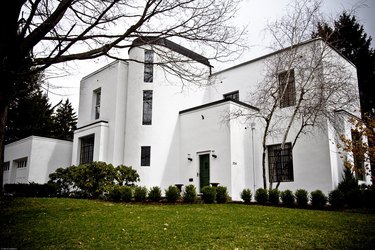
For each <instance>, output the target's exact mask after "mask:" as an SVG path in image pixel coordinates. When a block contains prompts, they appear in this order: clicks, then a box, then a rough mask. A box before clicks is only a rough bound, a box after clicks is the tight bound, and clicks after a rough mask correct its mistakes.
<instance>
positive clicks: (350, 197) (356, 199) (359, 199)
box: [345, 188, 363, 208]
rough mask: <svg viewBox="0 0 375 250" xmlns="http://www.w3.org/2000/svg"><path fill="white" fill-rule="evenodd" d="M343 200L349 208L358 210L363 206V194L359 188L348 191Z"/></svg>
mask: <svg viewBox="0 0 375 250" xmlns="http://www.w3.org/2000/svg"><path fill="white" fill-rule="evenodd" d="M345 199H346V202H347V204H348V206H349V207H350V208H359V207H362V206H363V193H362V191H361V190H360V189H359V188H357V189H352V190H349V191H348V192H347V193H346V194H345Z"/></svg>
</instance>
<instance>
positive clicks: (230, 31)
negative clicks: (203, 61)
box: [2, 0, 245, 69]
mask: <svg viewBox="0 0 375 250" xmlns="http://www.w3.org/2000/svg"><path fill="white" fill-rule="evenodd" d="M238 2H239V0H199V1H198V0H142V1H139V0H59V1H58V0H28V1H26V0H18V3H19V5H18V6H17V8H18V9H17V12H18V16H17V17H18V19H17V25H18V35H17V36H18V37H19V38H21V39H19V40H20V43H19V46H18V49H19V53H21V54H27V53H30V52H31V53H33V58H34V60H33V63H32V65H33V66H37V67H39V68H42V69H43V68H47V67H49V66H50V65H51V64H55V63H60V62H67V61H71V60H83V59H92V58H97V57H100V56H110V57H112V58H121V57H120V56H119V54H121V53H119V50H120V49H126V48H130V47H131V44H132V41H133V40H134V39H135V38H137V37H140V36H153V37H159V38H172V39H175V41H176V42H178V43H183V45H184V46H186V47H188V48H193V49H197V50H198V51H197V52H198V53H202V55H203V56H205V57H207V58H208V59H216V60H227V59H228V58H230V57H231V56H233V55H236V54H237V55H238V53H240V52H242V50H243V49H244V48H245V46H244V42H243V40H242V35H243V33H244V29H242V30H240V29H238V27H236V26H235V25H234V24H232V23H231V19H232V17H233V16H234V15H235V13H236V11H237V4H238ZM6 11H7V10H6V8H4V9H3V10H2V12H6ZM2 14H3V13H2Z"/></svg>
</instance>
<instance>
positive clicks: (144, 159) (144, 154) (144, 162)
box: [141, 146, 151, 167]
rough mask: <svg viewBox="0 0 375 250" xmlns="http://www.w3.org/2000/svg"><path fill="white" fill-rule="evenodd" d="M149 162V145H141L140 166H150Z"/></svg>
mask: <svg viewBox="0 0 375 250" xmlns="http://www.w3.org/2000/svg"><path fill="white" fill-rule="evenodd" d="M150 162H151V147H150V146H142V147H141V166H143V167H147V166H150Z"/></svg>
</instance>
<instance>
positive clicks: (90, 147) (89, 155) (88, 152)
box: [79, 135, 95, 164]
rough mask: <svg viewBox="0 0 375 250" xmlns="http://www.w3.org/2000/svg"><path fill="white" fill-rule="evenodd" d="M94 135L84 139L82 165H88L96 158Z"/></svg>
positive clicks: (82, 142)
mask: <svg viewBox="0 0 375 250" xmlns="http://www.w3.org/2000/svg"><path fill="white" fill-rule="evenodd" d="M94 138H95V137H94V135H89V136H85V137H82V138H81V139H80V140H81V150H80V159H79V163H80V164H86V163H90V162H92V161H93V158H94Z"/></svg>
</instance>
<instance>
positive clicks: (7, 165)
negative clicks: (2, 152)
mask: <svg viewBox="0 0 375 250" xmlns="http://www.w3.org/2000/svg"><path fill="white" fill-rule="evenodd" d="M9 169H10V162H9V161H7V162H4V164H3V171H9Z"/></svg>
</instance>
